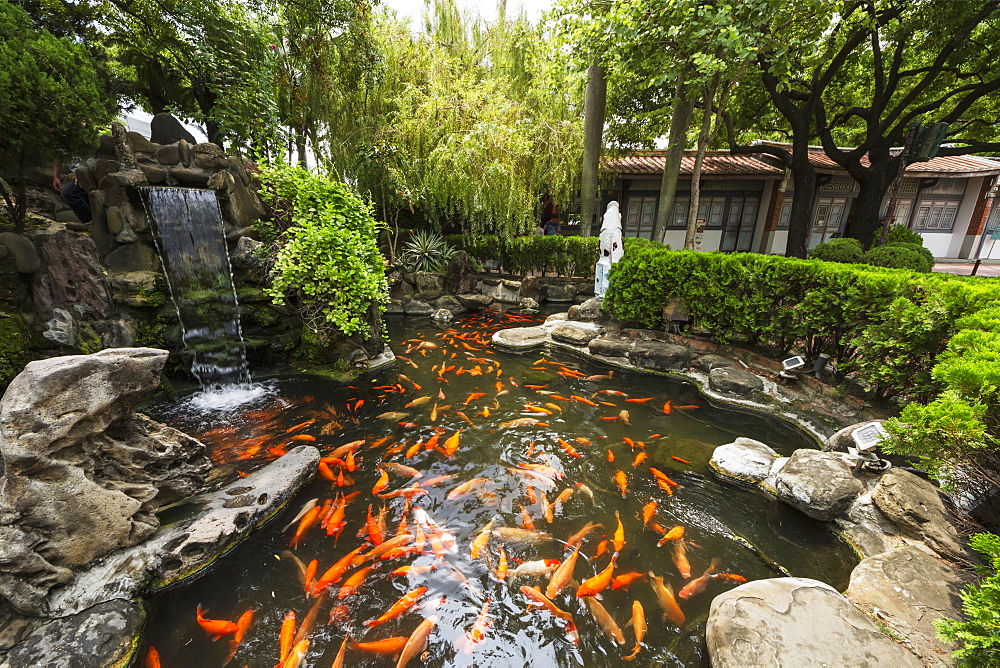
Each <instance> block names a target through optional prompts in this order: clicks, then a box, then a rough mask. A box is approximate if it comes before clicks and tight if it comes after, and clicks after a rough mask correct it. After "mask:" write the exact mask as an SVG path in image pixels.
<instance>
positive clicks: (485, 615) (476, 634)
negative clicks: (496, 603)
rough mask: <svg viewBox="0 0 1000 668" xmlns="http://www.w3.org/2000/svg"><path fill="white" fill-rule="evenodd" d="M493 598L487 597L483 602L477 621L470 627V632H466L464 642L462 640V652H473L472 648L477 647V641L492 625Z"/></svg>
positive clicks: (484, 635)
mask: <svg viewBox="0 0 1000 668" xmlns="http://www.w3.org/2000/svg"><path fill="white" fill-rule="evenodd" d="M492 600H493V599H492V598H487V599H486V602H484V603H483V608H482V610H480V611H479V615H478V616H477V617H476V621H475V623H473V625H472V628H471V629H469V631H468V633H466V634H465V638H464V642H462V647H461V649H462V653H463V654H471V653H472V650H473V649H475V646H476V644H477V643H479V642H480V641H481V640H482V639H483V638H484V637H486V628H487V627H488V626H489V625H490V617H489V611H490V602H491V601H492Z"/></svg>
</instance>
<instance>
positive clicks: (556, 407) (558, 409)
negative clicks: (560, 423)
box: [545, 402, 563, 415]
mask: <svg viewBox="0 0 1000 668" xmlns="http://www.w3.org/2000/svg"><path fill="white" fill-rule="evenodd" d="M545 406H546V408H548V409H550V410H553V411H556V412H557V413H562V412H563V410H562V408H561V407H560V406H559V405H558V404H553V403H550V402H546V403H545ZM550 415H551V413H550Z"/></svg>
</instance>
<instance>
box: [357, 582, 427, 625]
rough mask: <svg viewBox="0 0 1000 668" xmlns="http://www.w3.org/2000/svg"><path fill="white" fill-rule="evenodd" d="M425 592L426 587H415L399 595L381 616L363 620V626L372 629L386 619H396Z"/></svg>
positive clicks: (386, 620) (383, 622)
mask: <svg viewBox="0 0 1000 668" xmlns="http://www.w3.org/2000/svg"><path fill="white" fill-rule="evenodd" d="M425 593H427V587H417V588H416V589H414V590H413V591H411V592H409V593H406V594H403V596H401V597H400V598H399V600H398V601H396V602H395V603H393V604H392V605H391V606H390V607H389V609H388V610H386V611H385V612H384V613H383V614H382V615H381V616H379V617H377V618H376V619H370V620H368V621H367V622H365V626H367V627H368V628H370V629H372V628H375V627H376V626H378V625H380V624H385V623H386V622H388V621H391V620H393V619H396V618H397V617H399V616H400V615H402V614H403V613H405V612H406V611H407V610H409V609H410V608H412V607H413V606H414V605H415V604H416V602H417V601H418V600H419V599H420V597H421V596H423V595H424V594H425Z"/></svg>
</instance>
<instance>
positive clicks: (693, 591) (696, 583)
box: [677, 557, 722, 599]
mask: <svg viewBox="0 0 1000 668" xmlns="http://www.w3.org/2000/svg"><path fill="white" fill-rule="evenodd" d="M721 563H722V559H719V558H718V557H716V558H715V559H712V563H711V564H709V566H708V568H706V569H705V572H704V573H702V574H701V575H699V576H698V577H696V578H695V579H694V580H691V582H688V583H687V584H686V585H684V587H683V588H681V590H680V591H679V592H677V595H678V596H680V597H681V598H684V599H688V598H691V597H692V596H696V595H697V594H700V593H701V592H703V591H705V587H706V586H708V581H709V580H710V579H711V578H712V573H714V572H715V569H716V568H718V567H719V564H721Z"/></svg>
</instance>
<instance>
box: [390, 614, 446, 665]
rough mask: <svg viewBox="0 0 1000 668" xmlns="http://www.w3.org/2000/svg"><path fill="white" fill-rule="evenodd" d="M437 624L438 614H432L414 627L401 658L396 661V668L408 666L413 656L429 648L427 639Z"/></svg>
mask: <svg viewBox="0 0 1000 668" xmlns="http://www.w3.org/2000/svg"><path fill="white" fill-rule="evenodd" d="M435 626H437V616H436V615H431V616H430V617H428V618H427V619H425V620H424V621H422V622H420V625H419V626H417V628H416V629H414V631H413V633H412V634H411V635H410V637H409V638H408V639H407V641H406V644H405V645H403V649H402V651H401V652H400V655H399V660H398V661H397V662H396V668H406V664H408V663H409V662H410V660H411V659H413V657H415V656H418V655H420V654H423V652H424V650H425V649H427V639H428V638H429V637H430V635H431V631H433V630H434V627H435Z"/></svg>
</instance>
